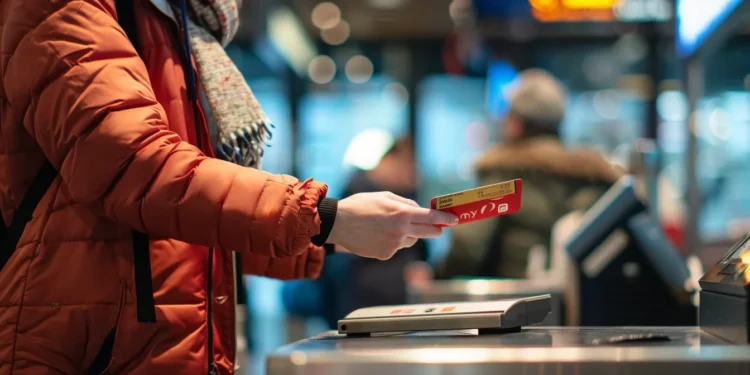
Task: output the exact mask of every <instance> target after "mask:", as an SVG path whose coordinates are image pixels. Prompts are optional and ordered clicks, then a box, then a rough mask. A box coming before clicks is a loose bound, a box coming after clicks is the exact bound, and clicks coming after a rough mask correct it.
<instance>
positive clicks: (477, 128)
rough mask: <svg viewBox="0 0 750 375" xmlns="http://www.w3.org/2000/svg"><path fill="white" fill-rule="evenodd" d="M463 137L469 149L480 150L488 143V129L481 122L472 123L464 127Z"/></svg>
mask: <svg viewBox="0 0 750 375" xmlns="http://www.w3.org/2000/svg"><path fill="white" fill-rule="evenodd" d="M465 137H466V144H468V145H469V147H471V148H473V149H477V150H481V149H484V148H485V147H487V145H488V144H489V143H490V129H489V127H487V125H485V124H483V123H481V122H472V123H471V124H469V125H468V126H467V127H466V131H465Z"/></svg>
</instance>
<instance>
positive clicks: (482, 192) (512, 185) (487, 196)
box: [430, 179, 523, 224]
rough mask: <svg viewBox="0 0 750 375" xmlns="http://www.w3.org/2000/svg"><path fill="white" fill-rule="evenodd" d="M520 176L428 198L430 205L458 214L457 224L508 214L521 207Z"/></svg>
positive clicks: (433, 207)
mask: <svg viewBox="0 0 750 375" xmlns="http://www.w3.org/2000/svg"><path fill="white" fill-rule="evenodd" d="M522 189H523V181H521V180H520V179H516V180H512V181H506V182H501V183H499V184H492V185H487V186H482V187H478V188H475V189H471V190H464V191H460V192H458V193H453V194H447V195H441V196H438V197H435V198H432V200H431V201H430V207H431V208H432V209H435V210H438V211H445V212H450V213H452V214H454V215H456V216H458V223H459V224H465V223H470V222H472V221H477V220H484V219H489V218H491V217H495V216H503V215H510V214H513V213H516V212H518V210H520V209H521V191H522Z"/></svg>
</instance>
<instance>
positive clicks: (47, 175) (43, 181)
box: [0, 161, 57, 270]
mask: <svg viewBox="0 0 750 375" xmlns="http://www.w3.org/2000/svg"><path fill="white" fill-rule="evenodd" d="M56 177H57V171H56V170H55V168H54V167H53V166H52V164H51V163H50V162H49V161H45V162H44V165H42V168H41V169H40V170H39V172H38V173H37V175H36V177H35V178H34V181H32V182H31V185H30V186H29V190H27V191H26V195H25V196H24V197H23V200H21V204H20V205H19V206H18V209H17V210H16V212H15V214H14V215H13V220H12V221H11V222H10V225H8V226H7V227H6V226H5V222H4V221H3V220H0V270H2V269H3V267H5V264H6V263H8V260H10V257H11V255H13V253H14V252H15V251H16V247H17V246H18V241H19V240H20V239H21V235H22V234H23V231H24V229H26V224H28V222H29V221H30V220H31V216H32V215H33V214H34V210H36V206H38V205H39V201H41V200H42V198H43V197H44V194H45V193H46V192H47V190H49V188H50V186H52V182H54V181H55V178H56Z"/></svg>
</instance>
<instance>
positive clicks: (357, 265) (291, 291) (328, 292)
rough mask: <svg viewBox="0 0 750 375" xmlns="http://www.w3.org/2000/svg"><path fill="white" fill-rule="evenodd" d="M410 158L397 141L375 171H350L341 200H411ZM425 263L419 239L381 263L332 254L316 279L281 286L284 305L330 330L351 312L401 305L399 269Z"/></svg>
mask: <svg viewBox="0 0 750 375" xmlns="http://www.w3.org/2000/svg"><path fill="white" fill-rule="evenodd" d="M414 158H415V155H414V146H413V144H412V140H411V139H410V138H402V139H399V140H397V141H396V142H394V143H393V145H392V146H391V147H390V148H389V149H388V151H386V153H385V154H384V155H383V157H382V158H381V159H380V162H379V163H378V165H377V166H376V167H375V168H373V169H371V170H361V169H360V170H357V171H355V172H354V174H353V176H352V177H351V179H350V182H349V185H348V187H347V189H346V190H345V191H344V193H343V194H342V196H343V197H349V196H353V195H356V194H359V193H370V192H377V191H390V192H393V193H395V194H397V195H399V196H401V197H404V198H407V199H415V196H416V185H417V171H416V165H415V164H414ZM425 260H427V245H426V243H425V241H423V240H419V241H417V242H416V243H415V244H414V246H412V247H410V248H408V249H402V250H400V251H399V252H398V253H396V254H395V255H394V256H393V257H392V258H391V259H388V260H386V261H379V260H372V259H364V258H360V257H352V256H349V255H348V254H337V255H335V256H332V257H329V258H328V260H327V261H326V264H325V265H324V267H323V271H322V273H321V275H320V278H319V279H317V280H315V281H298V282H293V283H287V284H285V285H284V292H283V294H282V296H283V301H284V305H285V307H286V309H287V311H289V312H290V313H291V314H293V315H294V316H296V317H300V318H311V317H320V318H323V320H325V321H326V323H327V324H328V326H329V328H331V329H335V328H336V327H337V322H338V320H339V319H341V318H343V317H344V316H345V315H346V314H348V313H349V312H351V311H354V310H356V309H359V308H362V307H369V306H378V305H397V304H404V303H406V284H405V282H404V278H403V274H404V270H405V269H406V266H407V265H408V264H410V263H412V262H416V261H425Z"/></svg>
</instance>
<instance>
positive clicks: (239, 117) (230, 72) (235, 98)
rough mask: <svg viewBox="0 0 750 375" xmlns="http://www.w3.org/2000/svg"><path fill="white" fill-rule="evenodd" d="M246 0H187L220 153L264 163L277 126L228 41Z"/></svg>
mask: <svg viewBox="0 0 750 375" xmlns="http://www.w3.org/2000/svg"><path fill="white" fill-rule="evenodd" d="M182 1H185V0H182ZM241 2H242V0H187V4H185V3H183V6H184V5H187V6H188V7H189V11H188V12H187V13H188V14H187V16H186V17H184V18H183V20H186V21H187V27H186V29H187V32H188V37H189V39H190V47H191V49H192V53H193V57H194V58H195V60H196V63H197V65H198V72H199V76H200V81H201V87H202V88H203V93H204V95H205V99H206V100H205V101H206V102H207V103H208V107H210V108H207V112H208V114H209V116H207V117H208V120H209V121H212V122H214V125H215V126H216V127H217V128H218V131H219V145H218V146H217V147H216V149H217V150H216V151H217V155H218V156H219V157H221V158H223V159H226V160H229V161H232V162H235V163H237V164H240V165H244V166H249V167H253V168H260V160H261V157H262V156H263V146H264V144H265V140H266V139H270V138H271V132H270V128H271V127H272V125H271V122H270V121H269V119H268V117H266V114H265V113H264V112H263V109H262V108H261V107H260V104H258V101H257V100H256V99H255V95H253V92H252V90H250V87H249V86H248V84H247V82H246V81H245V78H244V77H243V76H242V73H240V71H239V69H237V67H236V66H235V65H234V63H233V62H232V60H231V59H230V58H229V56H228V55H227V53H226V52H225V51H224V47H225V46H226V45H227V44H229V42H230V41H231V40H232V38H234V36H235V34H236V33H237V28H238V27H239V7H240V5H241Z"/></svg>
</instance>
